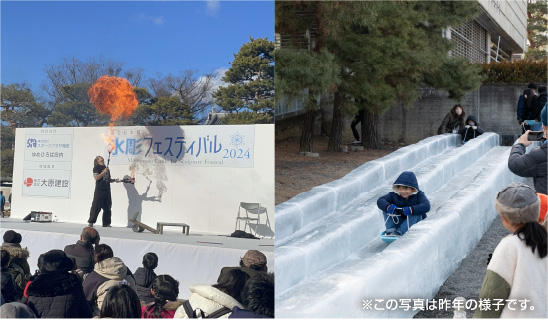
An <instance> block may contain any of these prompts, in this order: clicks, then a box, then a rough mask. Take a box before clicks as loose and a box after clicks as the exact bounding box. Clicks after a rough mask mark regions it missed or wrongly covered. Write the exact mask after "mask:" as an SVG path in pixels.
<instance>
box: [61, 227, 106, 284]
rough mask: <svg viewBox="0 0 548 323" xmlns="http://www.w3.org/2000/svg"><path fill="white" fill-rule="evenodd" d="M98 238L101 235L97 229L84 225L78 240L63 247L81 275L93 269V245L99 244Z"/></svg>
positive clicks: (99, 238)
mask: <svg viewBox="0 0 548 323" xmlns="http://www.w3.org/2000/svg"><path fill="white" fill-rule="evenodd" d="M100 240H101V237H100V236H99V232H97V230H95V229H94V228H90V227H85V228H84V229H83V230H82V234H81V235H80V240H78V241H76V243H75V244H71V245H68V246H66V247H65V250H64V251H65V253H66V254H67V256H69V257H71V258H73V259H74V260H75V262H76V266H77V267H78V269H79V270H81V271H82V273H83V275H85V274H89V273H90V272H92V271H93V265H94V264H93V251H94V249H93V246H97V245H99V241H100Z"/></svg>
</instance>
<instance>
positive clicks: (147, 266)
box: [133, 252, 158, 304]
mask: <svg viewBox="0 0 548 323" xmlns="http://www.w3.org/2000/svg"><path fill="white" fill-rule="evenodd" d="M156 267H158V256H157V255H156V254H155V253H153V252H149V253H147V254H145V255H144V256H143V267H139V268H137V270H136V271H135V274H133V276H134V277H135V286H136V288H137V295H139V299H140V300H141V302H144V304H148V303H151V302H154V296H153V295H152V294H151V293H150V287H151V286H152V282H153V281H154V279H155V278H156V273H155V272H154V269H155V268H156Z"/></svg>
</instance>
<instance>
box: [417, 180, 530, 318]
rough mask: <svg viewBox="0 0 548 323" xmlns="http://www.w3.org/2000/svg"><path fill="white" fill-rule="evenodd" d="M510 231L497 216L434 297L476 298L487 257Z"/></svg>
mask: <svg viewBox="0 0 548 323" xmlns="http://www.w3.org/2000/svg"><path fill="white" fill-rule="evenodd" d="M525 184H527V185H529V186H531V187H533V180H532V179H526V181H525ZM509 234H510V232H509V231H508V230H506V228H504V227H503V226H502V222H501V220H500V218H499V217H497V218H496V219H495V220H494V221H493V224H492V225H491V227H490V228H489V230H487V232H486V233H485V234H484V235H483V238H482V239H481V240H480V242H479V243H478V245H477V246H476V248H475V249H474V250H473V251H472V252H471V253H470V254H469V255H468V256H467V257H466V258H465V259H463V261H462V262H461V265H460V266H459V268H458V269H457V270H456V271H455V272H454V273H453V274H452V275H451V276H449V278H448V279H447V280H446V281H445V283H444V284H443V285H442V286H441V287H440V289H439V291H438V294H437V295H436V296H435V297H434V299H436V300H437V299H447V300H450V301H453V299H455V298H456V297H459V296H462V297H464V298H466V299H475V300H478V298H479V292H480V289H481V284H482V283H483V277H484V276H485V271H486V270H487V257H488V256H489V254H490V253H493V251H494V250H495V248H496V247H497V245H498V244H499V242H500V240H501V239H502V238H504V237H505V236H507V235H509ZM473 314H474V313H473V312H472V311H470V310H467V311H466V317H467V318H472V315H473ZM452 317H453V311H452V310H451V311H446V310H435V311H421V312H419V313H417V314H416V315H415V317H414V318H452Z"/></svg>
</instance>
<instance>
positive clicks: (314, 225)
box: [275, 133, 522, 318]
mask: <svg viewBox="0 0 548 323" xmlns="http://www.w3.org/2000/svg"><path fill="white" fill-rule="evenodd" d="M510 148H511V147H500V146H499V136H498V135H497V134H495V133H485V134H483V135H482V136H480V137H478V138H476V139H474V140H471V141H469V142H468V143H467V144H466V145H463V146H461V145H460V136H459V135H453V134H445V135H439V136H433V137H429V138H427V139H424V140H422V141H420V142H419V143H417V144H414V145H410V146H407V147H404V148H401V149H399V150H397V151H395V152H393V153H391V154H389V155H387V156H385V157H383V158H380V159H377V160H375V161H371V162H368V163H365V164H364V165H362V166H360V167H359V168H357V169H355V170H354V171H352V172H350V173H349V174H347V175H346V176H345V177H343V178H341V179H339V180H336V181H333V182H331V183H328V184H324V185H321V186H318V187H315V188H313V189H312V190H310V191H309V192H305V193H302V194H299V195H297V196H295V197H294V198H292V199H290V200H289V201H287V202H285V203H282V204H280V205H278V206H277V207H276V265H275V272H276V317H282V318H283V317H413V315H414V314H415V313H417V312H418V310H414V311H413V310H407V311H405V310H403V309H401V308H400V309H397V310H384V311H378V310H369V309H363V304H364V301H368V300H377V299H382V300H384V301H385V302H386V301H387V300H389V299H395V300H398V301H399V300H400V299H429V298H431V297H433V296H434V295H435V294H436V292H437V290H438V289H439V287H440V286H441V285H442V284H443V282H444V281H445V280H446V279H447V278H448V277H449V275H450V274H451V273H452V272H453V271H454V270H455V269H456V268H457V267H458V265H459V263H460V261H461V260H462V259H463V258H464V257H465V256H466V255H467V254H468V253H469V252H470V251H471V250H472V249H473V248H474V247H475V245H476V244H477V243H478V241H479V240H480V239H481V237H482V236H483V234H484V233H485V231H486V230H487V229H488V228H489V225H490V224H491V222H492V220H493V219H494V218H495V217H496V216H497V213H496V211H495V209H494V199H495V195H496V193H497V192H498V191H500V190H501V189H502V188H503V187H504V186H506V185H507V184H509V183H511V182H514V181H521V180H522V179H521V178H520V177H517V176H515V175H514V174H512V173H511V172H510V171H509V170H508V167H507V160H508V155H509V152H510ZM406 170H408V171H412V172H414V173H415V175H416V176H417V180H418V183H419V188H420V189H421V190H422V191H424V192H425V194H426V196H427V197H428V199H429V200H430V204H431V210H430V212H428V218H427V219H426V220H424V221H421V222H419V223H418V224H416V225H414V226H413V227H412V228H411V229H410V230H409V231H408V232H407V233H406V234H405V235H404V236H403V237H401V238H400V239H398V240H397V241H396V242H394V243H392V244H390V245H386V244H385V243H384V242H383V241H382V240H380V239H378V237H377V235H378V234H379V233H380V232H381V231H383V230H384V221H383V218H382V212H381V210H379V209H378V208H377V205H376V202H377V199H378V198H379V197H380V196H382V195H384V194H386V193H388V192H389V191H391V189H392V183H393V182H394V181H395V179H396V178H397V176H398V175H399V174H400V173H401V172H403V171H406ZM374 303H375V302H373V304H374Z"/></svg>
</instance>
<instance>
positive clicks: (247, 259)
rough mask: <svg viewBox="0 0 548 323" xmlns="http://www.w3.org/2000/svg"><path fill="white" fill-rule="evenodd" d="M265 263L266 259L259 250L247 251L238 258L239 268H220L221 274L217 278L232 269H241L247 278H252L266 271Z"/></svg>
mask: <svg viewBox="0 0 548 323" xmlns="http://www.w3.org/2000/svg"><path fill="white" fill-rule="evenodd" d="M266 263H267V259H266V256H265V255H264V253H262V252H260V251H259V250H248V251H247V252H246V253H245V255H244V256H243V257H242V258H240V267H223V268H221V273H220V274H219V277H221V276H223V275H224V274H226V273H227V272H228V271H229V270H232V269H241V270H243V271H244V272H245V273H247V274H248V275H249V276H251V277H253V276H254V275H255V274H257V273H259V272H266V271H268V267H267V265H266ZM217 282H218V281H217Z"/></svg>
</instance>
